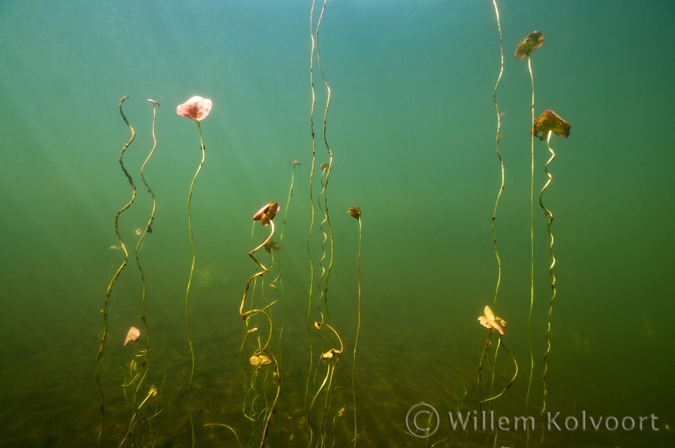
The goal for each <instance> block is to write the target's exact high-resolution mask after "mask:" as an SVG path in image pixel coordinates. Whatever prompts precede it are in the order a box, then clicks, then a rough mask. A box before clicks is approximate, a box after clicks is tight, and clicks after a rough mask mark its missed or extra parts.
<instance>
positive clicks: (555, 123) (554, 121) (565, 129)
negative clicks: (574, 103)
mask: <svg viewBox="0 0 675 448" xmlns="http://www.w3.org/2000/svg"><path fill="white" fill-rule="evenodd" d="M571 128H572V126H571V125H570V124H569V123H568V122H566V121H565V120H563V119H562V118H560V116H558V115H557V114H556V113H555V112H553V111H552V110H545V111H544V112H543V113H542V114H541V115H540V116H539V118H538V119H537V121H536V122H535V123H534V126H533V127H532V135H533V136H535V137H536V136H537V134H538V133H539V132H542V133H543V135H545V136H546V147H547V148H548V151H549V153H550V154H551V157H550V158H549V159H548V160H547V161H546V164H545V165H544V172H545V173H546V177H547V178H548V179H547V180H546V183H545V184H544V186H543V187H542V189H541V192H540V193H539V206H540V207H541V209H542V210H544V215H545V216H547V217H548V222H547V223H546V232H547V233H548V236H549V245H548V253H549V255H550V256H551V264H550V265H549V267H548V272H549V274H550V276H551V298H550V299H549V305H548V314H547V315H546V333H545V335H544V339H545V340H546V350H545V352H544V371H543V373H542V376H541V379H542V382H543V384H544V396H543V404H542V409H541V414H540V416H543V415H544V413H545V412H546V395H547V393H548V391H547V388H546V374H547V373H548V362H547V361H548V355H549V353H550V352H551V340H550V339H549V335H550V333H551V315H552V314H553V301H554V300H555V298H556V294H557V292H556V278H555V274H554V273H553V267H554V266H555V256H554V255H553V243H554V242H555V238H554V237H553V232H551V224H553V212H551V210H549V209H548V208H546V206H544V202H543V197H544V191H546V189H547V188H548V186H549V185H550V184H551V181H552V180H553V176H551V173H549V171H548V166H549V164H550V163H551V162H553V159H555V152H553V149H552V148H551V135H553V134H556V135H560V136H561V137H565V138H567V136H568V135H570V129H571ZM543 139H544V136H542V137H540V140H543ZM541 437H542V440H543V439H544V432H543V424H542V435H541Z"/></svg>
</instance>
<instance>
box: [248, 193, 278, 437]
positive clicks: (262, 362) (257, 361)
mask: <svg viewBox="0 0 675 448" xmlns="http://www.w3.org/2000/svg"><path fill="white" fill-rule="evenodd" d="M280 209H281V207H280V206H279V204H278V203H277V202H276V201H271V202H270V203H269V204H265V205H264V206H263V207H262V208H261V209H260V210H258V212H256V213H255V214H254V215H253V221H254V222H255V221H260V224H261V225H262V226H265V227H266V226H269V227H270V234H269V236H268V237H267V238H265V240H264V241H263V242H262V243H261V244H259V245H258V246H256V247H255V248H254V249H252V250H251V251H250V252H249V253H248V256H249V257H251V259H252V260H253V261H254V262H255V263H256V265H257V266H258V267H259V268H260V269H261V270H259V271H257V272H256V273H255V274H253V275H251V277H249V279H248V280H247V281H246V285H245V286H244V294H243V296H242V299H241V304H240V305H239V316H240V317H241V318H242V319H244V321H245V323H246V327H247V332H246V336H248V335H249V334H251V333H253V332H254V331H257V327H255V328H251V329H249V328H248V326H249V323H250V320H251V319H252V318H253V317H254V316H256V315H258V314H262V315H263V316H264V317H265V318H266V320H267V323H268V328H269V329H268V335H267V339H266V340H265V342H264V343H263V344H261V343H260V339H258V348H256V349H255V350H254V351H253V354H252V355H251V357H250V358H249V364H250V365H252V366H253V367H255V371H254V372H253V374H252V375H251V379H250V380H249V381H246V386H245V387H246V390H245V392H246V395H247V396H249V394H252V395H253V397H252V398H251V400H250V405H247V404H246V403H244V416H245V417H247V418H248V419H249V420H251V421H256V420H257V418H258V417H257V416H258V414H259V413H258V412H256V411H255V408H254V403H255V402H256V400H257V398H258V392H257V390H258V389H257V387H256V382H257V378H258V370H260V368H261V367H263V366H267V365H273V366H274V373H273V377H274V378H275V382H276V393H275V396H274V399H273V400H272V403H271V404H269V405H266V406H265V409H264V410H263V413H262V415H264V424H263V428H262V430H261V431H260V434H261V439H260V447H261V448H262V447H263V446H265V439H266V438H267V435H268V432H269V428H270V422H271V420H272V415H273V414H274V413H275V412H276V406H277V402H278V401H279V396H280V395H281V372H280V370H279V362H278V360H277V358H276V357H275V356H274V355H273V354H272V353H271V352H270V351H269V346H270V342H271V341H272V334H273V332H274V324H273V321H272V317H271V316H270V313H269V312H267V311H266V309H267V308H269V307H270V306H271V305H273V304H274V303H275V302H273V303H272V304H270V305H268V306H266V307H264V308H255V307H254V308H251V309H249V310H246V311H245V310H244V308H245V306H246V299H247V297H248V291H249V288H250V286H251V282H252V281H253V280H254V279H256V278H258V277H262V276H263V275H265V274H267V273H268V272H269V268H267V267H266V266H265V265H264V264H262V263H260V261H258V259H257V258H256V257H255V253H256V252H257V251H258V250H260V249H262V248H266V247H268V246H269V245H270V242H272V237H273V236H274V230H275V228H274V218H275V217H276V216H277V213H279V210H280ZM244 342H245V340H244ZM243 347H244V343H242V349H243ZM266 378H267V376H265V379H266ZM265 403H266V404H267V399H265ZM249 407H250V412H249V413H247V408H249Z"/></svg>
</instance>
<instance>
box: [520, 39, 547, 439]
mask: <svg viewBox="0 0 675 448" xmlns="http://www.w3.org/2000/svg"><path fill="white" fill-rule="evenodd" d="M543 44H544V34H543V33H540V32H539V31H533V32H531V33H529V34H528V35H527V36H526V37H525V39H523V40H522V41H521V42H520V44H518V47H516V52H515V57H517V58H518V57H519V58H520V59H521V60H522V59H525V58H527V69H528V72H529V73H530V84H531V85H532V103H531V105H530V111H531V114H532V119H531V122H533V123H534V74H533V72H532V58H531V57H530V56H531V54H532V52H533V51H534V50H536V49H537V48H539V47H541V46H542V45H543ZM533 309H534V134H532V138H531V139H530V309H529V313H528V316H527V337H528V342H529V347H530V375H529V377H528V380H527V395H526V397H525V409H526V410H527V408H528V407H529V405H530V391H531V388H532V375H533V374H534V351H533V349H532V310H533ZM529 437H530V432H529V430H528V432H527V440H528V442H529Z"/></svg>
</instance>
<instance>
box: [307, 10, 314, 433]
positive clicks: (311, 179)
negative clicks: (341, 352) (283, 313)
mask: <svg viewBox="0 0 675 448" xmlns="http://www.w3.org/2000/svg"><path fill="white" fill-rule="evenodd" d="M315 6H316V0H312V6H311V8H310V11H309V37H310V41H311V48H310V54H309V85H310V90H311V93H312V103H311V105H310V110H309V131H310V134H311V137H312V164H311V166H310V171H309V214H310V217H309V231H308V232H307V258H308V259H309V286H308V291H307V320H306V327H307V341H308V344H309V368H308V370H307V380H306V382H305V410H306V412H307V415H308V417H309V407H308V400H309V385H310V383H311V378H312V366H313V362H314V354H313V351H314V350H313V347H312V330H311V328H312V323H311V322H312V308H313V293H314V261H313V260H312V232H313V230H314V167H315V165H316V134H315V132H314V108H315V107H316V92H315V90H314V52H315V51H316V39H315V36H314V7H315ZM307 421H308V422H309V418H308V419H307ZM307 428H308V437H309V439H310V440H311V437H312V429H311V427H310V425H309V424H308V425H307Z"/></svg>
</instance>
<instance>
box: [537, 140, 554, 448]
mask: <svg viewBox="0 0 675 448" xmlns="http://www.w3.org/2000/svg"><path fill="white" fill-rule="evenodd" d="M551 134H552V132H551V131H549V132H548V136H547V138H546V147H547V148H548V151H549V152H550V153H551V157H550V158H549V159H548V160H547V161H546V165H544V172H545V173H546V176H547V177H548V180H547V181H546V183H545V184H544V187H543V188H542V189H541V192H540V193H539V206H540V207H541V208H542V209H543V210H544V214H545V215H546V216H548V223H547V224H546V232H547V233H548V236H549V238H550V243H549V246H548V253H549V254H550V255H551V264H550V265H549V267H548V272H549V274H550V275H551V298H550V300H549V302H548V315H547V316H546V334H545V335H544V339H545V340H546V351H545V352H544V372H543V374H542V377H541V379H542V381H543V383H544V398H543V406H542V408H541V414H540V417H542V416H543V415H544V413H545V412H546V395H547V389H546V374H547V373H548V363H547V359H548V354H549V353H550V352H551V340H550V339H549V334H550V333H551V315H552V314H553V301H554V300H555V297H556V287H555V283H556V279H555V275H554V274H553V267H554V266H555V256H554V255H553V243H554V242H555V238H553V233H552V232H551V224H553V213H552V212H551V210H549V209H548V208H546V207H545V206H544V203H543V201H542V198H543V196H544V191H545V190H546V189H547V188H548V186H549V184H550V183H551V181H552V180H553V176H551V174H550V173H549V172H548V165H549V164H550V163H551V162H553V159H555V153H554V152H553V149H552V148H551ZM542 422H543V420H542ZM541 440H542V441H543V440H544V431H543V426H542V434H541Z"/></svg>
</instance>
